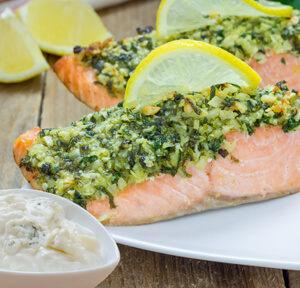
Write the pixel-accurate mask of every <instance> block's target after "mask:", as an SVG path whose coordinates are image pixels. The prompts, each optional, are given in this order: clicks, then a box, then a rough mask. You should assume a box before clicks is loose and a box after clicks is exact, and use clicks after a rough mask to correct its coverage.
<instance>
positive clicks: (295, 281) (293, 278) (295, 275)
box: [286, 271, 300, 288]
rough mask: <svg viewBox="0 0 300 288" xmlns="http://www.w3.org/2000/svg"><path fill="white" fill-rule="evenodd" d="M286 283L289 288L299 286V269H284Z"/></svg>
mask: <svg viewBox="0 0 300 288" xmlns="http://www.w3.org/2000/svg"><path fill="white" fill-rule="evenodd" d="M286 276H287V279H286V280H287V285H288V287H289V288H299V287H300V271H286Z"/></svg>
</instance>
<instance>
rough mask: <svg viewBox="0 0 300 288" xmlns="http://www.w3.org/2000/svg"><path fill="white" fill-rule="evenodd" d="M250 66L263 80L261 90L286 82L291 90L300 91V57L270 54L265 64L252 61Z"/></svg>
mask: <svg viewBox="0 0 300 288" xmlns="http://www.w3.org/2000/svg"><path fill="white" fill-rule="evenodd" d="M248 64H249V65H250V66H251V67H252V68H253V69H254V70H255V71H256V72H257V73H258V74H259V76H260V77H261V78H262V81H261V83H260V85H259V86H260V87H261V88H263V87H266V86H267V85H269V84H271V85H274V84H275V83H277V82H279V81H281V80H285V81H286V83H287V84H288V86H289V87H290V88H292V89H295V90H297V91H300V57H296V56H293V55H291V54H275V53H272V52H269V53H268V56H267V61H266V62H265V63H263V64H260V63H258V62H257V61H255V60H254V59H251V60H250V61H249V62H248Z"/></svg>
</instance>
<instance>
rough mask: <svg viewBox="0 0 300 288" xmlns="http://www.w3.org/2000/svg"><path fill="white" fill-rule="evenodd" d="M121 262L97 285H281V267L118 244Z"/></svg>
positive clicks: (191, 287)
mask: <svg viewBox="0 0 300 288" xmlns="http://www.w3.org/2000/svg"><path fill="white" fill-rule="evenodd" d="M119 248H120V252H121V262H120V264H119V266H118V267H117V268H116V270H115V271H114V272H113V273H112V274H111V275H110V276H109V277H108V278H107V279H106V280H105V281H104V282H103V283H102V284H100V285H99V286H97V288H112V287H122V288H131V287H143V288H158V287H161V288H164V287H170V288H173V287H176V288H177V287H178V288H198V287H199V288H202V287H203V288H210V287H211V288H222V287H224V288H225V287H226V288H227V287H230V288H247V287H259V288H264V287H276V288H277V287H278V288H280V287H285V285H284V280H283V277H282V271H281V270H277V269H268V268H258V267H250V266H242V265H231V264H222V263H215V262H208V261H199V260H193V259H186V258H181V257H175V256H169V255H164V254H159V253H153V252H149V251H144V250H140V249H135V248H131V247H127V246H123V245H119Z"/></svg>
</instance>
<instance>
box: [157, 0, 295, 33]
mask: <svg viewBox="0 0 300 288" xmlns="http://www.w3.org/2000/svg"><path fill="white" fill-rule="evenodd" d="M292 11H293V7H291V6H287V5H282V4H281V3H279V2H271V1H260V2H256V1H254V0H213V1H212V0H189V1H186V0H162V1H161V4H160V6H159V9H158V12H157V20H156V32H157V36H167V35H171V34H175V33H180V32H186V31H190V30H193V29H196V28H199V27H202V26H205V25H210V24H212V23H214V21H215V19H214V17H213V16H215V15H221V16H227V15H228V16H280V17H288V18H289V17H291V15H292Z"/></svg>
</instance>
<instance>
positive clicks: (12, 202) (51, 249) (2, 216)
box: [0, 193, 101, 272]
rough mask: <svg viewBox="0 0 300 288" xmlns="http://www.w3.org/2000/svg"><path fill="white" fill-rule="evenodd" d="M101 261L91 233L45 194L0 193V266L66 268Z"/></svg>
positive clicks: (98, 246) (48, 270)
mask: <svg viewBox="0 0 300 288" xmlns="http://www.w3.org/2000/svg"><path fill="white" fill-rule="evenodd" d="M100 263H101V249H100V244H99V241H98V240H97V238H96V236H95V234H94V233H93V232H92V231H91V230H88V229H86V228H84V227H83V226H80V225H79V224H77V223H74V222H72V221H70V220H67V219H66V218H65V213H64V209H63V207H61V206H60V205H59V204H58V203H56V202H54V201H52V200H51V199H49V198H46V197H36V198H31V197H28V196H26V195H23V194H17V193H15V194H9V195H3V196H0V269H8V270H15V271H32V272H45V271H47V272H51V271H70V270H79V269H84V268H89V267H92V266H95V265H98V264H100Z"/></svg>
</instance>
